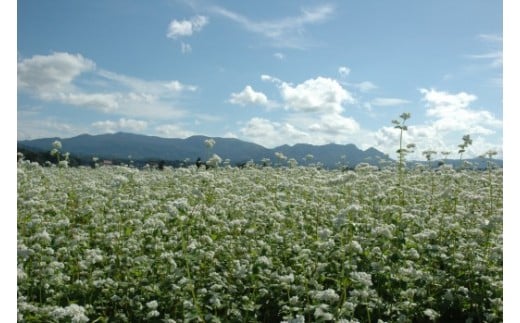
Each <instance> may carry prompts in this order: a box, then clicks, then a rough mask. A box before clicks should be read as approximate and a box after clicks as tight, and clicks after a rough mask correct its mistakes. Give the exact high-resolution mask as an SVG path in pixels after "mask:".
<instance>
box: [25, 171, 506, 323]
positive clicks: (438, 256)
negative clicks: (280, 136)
mask: <svg viewBox="0 0 520 323" xmlns="http://www.w3.org/2000/svg"><path fill="white" fill-rule="evenodd" d="M65 166H66V165H65ZM17 169H18V203H17V209H18V221H17V224H18V233H17V241H18V253H17V259H18V262H17V266H18V277H17V279H18V291H17V292H18V320H19V321H20V322H282V321H284V322H501V321H502V287H503V286H502V170H501V169H490V170H480V171H477V170H471V169H462V170H459V169H453V168H452V167H449V166H442V167H440V168H436V169H435V170H434V169H430V168H428V167H427V166H418V167H412V168H409V169H406V171H404V172H403V173H399V174H398V172H397V170H396V167H395V166H394V167H391V166H389V167H387V168H382V169H377V168H375V167H373V166H369V165H368V164H361V165H358V166H357V167H356V169H355V170H349V171H341V170H322V169H318V168H316V167H302V166H293V167H263V168H262V167H260V166H255V165H249V166H248V167H245V168H235V167H229V166H228V167H217V168H214V169H208V170H203V169H202V168H201V169H197V168H196V167H194V166H192V167H188V168H178V169H172V168H168V167H167V168H165V170H163V171H160V170H155V169H146V170H138V169H135V168H131V167H124V166H108V167H98V168H86V167H83V168H82V167H79V168H68V167H55V166H53V167H41V166H39V165H37V164H34V163H29V162H25V161H21V162H19V164H18V168H17ZM400 175H401V176H400Z"/></svg>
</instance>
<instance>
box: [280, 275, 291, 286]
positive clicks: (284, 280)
mask: <svg viewBox="0 0 520 323" xmlns="http://www.w3.org/2000/svg"><path fill="white" fill-rule="evenodd" d="M279 279H280V282H281V283H282V284H291V283H293V282H294V274H293V273H290V274H289V275H285V276H280V277H279Z"/></svg>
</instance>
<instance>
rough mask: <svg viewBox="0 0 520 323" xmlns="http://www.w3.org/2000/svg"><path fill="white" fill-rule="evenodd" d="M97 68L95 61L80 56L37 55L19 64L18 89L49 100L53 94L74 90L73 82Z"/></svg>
mask: <svg viewBox="0 0 520 323" xmlns="http://www.w3.org/2000/svg"><path fill="white" fill-rule="evenodd" d="M95 67H96V65H95V64H94V62H93V61H91V60H89V59H86V58H84V57H83V56H81V55H79V54H77V55H72V54H69V53H53V54H51V55H47V56H43V55H35V56H33V57H31V58H26V59H23V60H21V61H19V62H18V87H19V88H20V89H21V90H25V91H29V92H32V93H35V94H36V95H37V96H39V97H42V98H49V97H52V95H51V94H53V93H58V92H61V91H71V90H73V89H74V88H73V86H72V81H73V80H74V79H75V78H76V77H78V76H79V75H80V74H81V73H84V72H88V71H92V70H94V69H95Z"/></svg>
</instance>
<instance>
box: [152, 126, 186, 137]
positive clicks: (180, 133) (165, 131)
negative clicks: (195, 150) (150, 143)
mask: <svg viewBox="0 0 520 323" xmlns="http://www.w3.org/2000/svg"><path fill="white" fill-rule="evenodd" d="M155 131H156V132H157V133H158V134H159V135H160V136H161V137H165V138H187V137H190V136H192V135H194V133H193V132H191V131H189V130H185V129H183V128H182V127H181V126H180V125H176V124H164V125H160V126H157V127H156V128H155Z"/></svg>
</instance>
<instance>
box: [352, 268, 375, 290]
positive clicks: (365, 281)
mask: <svg viewBox="0 0 520 323" xmlns="http://www.w3.org/2000/svg"><path fill="white" fill-rule="evenodd" d="M350 278H351V279H352V280H353V281H354V282H356V283H358V284H360V285H363V286H365V287H369V286H372V275H370V274H367V273H365V272H362V271H361V272H360V271H354V272H352V273H350Z"/></svg>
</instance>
